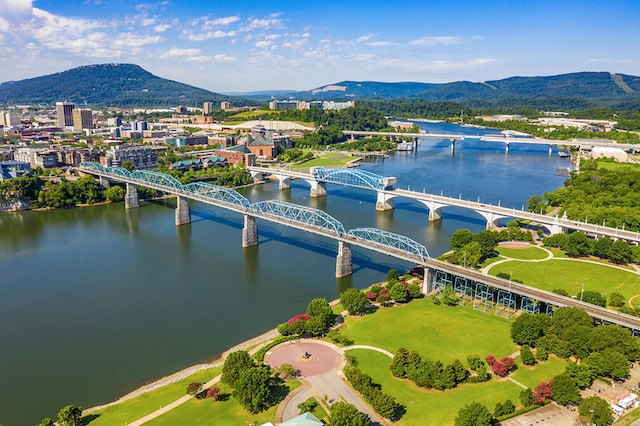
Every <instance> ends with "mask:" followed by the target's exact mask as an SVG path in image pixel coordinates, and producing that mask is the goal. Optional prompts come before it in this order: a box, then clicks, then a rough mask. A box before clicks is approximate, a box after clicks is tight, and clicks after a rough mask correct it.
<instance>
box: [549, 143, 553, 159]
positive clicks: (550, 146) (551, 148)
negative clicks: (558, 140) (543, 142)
mask: <svg viewBox="0 0 640 426" xmlns="http://www.w3.org/2000/svg"><path fill="white" fill-rule="evenodd" d="M552 153H553V145H549V157H551V154H552Z"/></svg>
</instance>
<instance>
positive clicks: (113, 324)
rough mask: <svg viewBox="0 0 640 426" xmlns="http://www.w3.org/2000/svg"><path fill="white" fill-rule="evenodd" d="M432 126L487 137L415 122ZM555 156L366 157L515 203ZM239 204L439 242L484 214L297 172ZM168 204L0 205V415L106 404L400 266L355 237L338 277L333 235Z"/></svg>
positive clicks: (454, 188) (466, 150) (552, 178)
mask: <svg viewBox="0 0 640 426" xmlns="http://www.w3.org/2000/svg"><path fill="white" fill-rule="evenodd" d="M419 125H420V127H421V128H424V129H426V130H427V131H429V132H432V133H444V132H447V133H457V134H459V133H460V132H465V133H468V134H475V133H477V132H481V133H485V132H486V131H485V130H478V129H471V128H461V127H459V126H456V125H452V124H445V123H419ZM567 166H569V161H568V160H567V159H563V158H559V157H558V156H556V155H555V154H554V155H553V156H549V155H548V154H547V148H545V147H537V146H530V147H528V146H524V145H520V146H518V145H514V144H511V147H510V152H509V154H506V153H505V149H504V145H503V144H500V143H490V144H487V143H483V142H466V141H465V142H458V143H457V146H456V151H455V154H454V155H451V152H450V150H449V142H448V141H447V140H442V141H440V140H431V139H425V140H423V142H422V143H421V145H420V146H419V150H418V151H417V152H416V153H411V152H398V153H396V154H395V155H393V156H391V157H390V158H387V159H385V160H378V161H371V162H363V163H362V168H363V169H365V170H369V171H372V172H375V173H378V174H380V175H384V176H396V177H397V178H398V184H397V187H400V188H407V187H410V188H411V189H413V190H418V191H422V190H424V191H426V192H433V193H438V194H440V193H442V194H444V195H449V196H455V197H462V198H466V199H471V200H477V199H478V197H480V199H481V201H483V202H486V203H498V202H500V203H501V205H503V206H508V207H514V208H521V206H522V205H523V204H524V203H525V202H526V200H527V199H528V198H529V197H530V196H531V195H534V194H542V193H543V192H544V191H551V190H553V189H555V188H557V187H558V186H561V185H562V182H563V180H564V179H565V177H563V176H560V175H558V174H557V170H558V169H559V168H566V167H567ZM241 192H242V193H243V194H244V195H246V196H247V197H248V198H249V199H250V200H251V201H259V200H263V199H273V198H278V199H282V200H286V201H290V202H294V203H298V204H303V205H309V206H312V207H315V208H320V209H323V210H325V211H326V212H327V213H329V214H330V215H332V216H333V217H335V218H337V219H338V220H340V221H342V223H343V224H344V226H345V229H351V228H355V227H378V228H381V229H385V230H388V231H391V232H395V233H398V234H402V235H406V236H408V237H410V238H413V239H414V240H416V241H418V242H420V243H422V244H424V245H425V246H426V247H427V248H428V250H429V252H430V254H431V255H432V256H437V255H440V254H442V253H443V252H444V251H446V250H447V249H448V242H449V238H450V237H451V234H452V233H453V232H454V231H455V230H456V229H458V228H462V227H464V228H468V229H471V230H472V231H474V232H477V231H480V230H482V229H484V221H483V219H482V218H481V217H480V216H478V215H476V214H473V213H471V212H469V211H465V210H463V209H459V208H449V209H445V211H444V214H443V217H444V219H443V220H442V221H438V222H432V223H429V222H428V221H427V210H426V209H425V207H423V206H422V205H420V204H419V203H417V202H415V201H409V200H403V199H401V198H399V199H396V201H395V206H396V209H395V210H392V211H388V212H376V211H375V199H376V198H375V193H373V192H368V191H365V190H354V189H350V188H345V187H339V186H336V185H329V186H328V196H327V197H323V198H318V199H315V198H314V199H312V198H310V197H309V188H308V186H307V185H306V184H305V183H303V182H301V183H298V182H294V183H293V185H292V188H291V189H290V190H287V191H279V190H278V188H277V184H273V183H268V184H264V185H257V186H254V187H250V188H245V189H243V190H242V191H241ZM174 206H175V202H174V201H173V200H163V201H158V202H152V203H142V206H141V207H140V208H139V209H132V210H125V209H124V206H123V204H122V203H116V204H109V205H101V206H94V207H86V208H77V209H70V210H52V211H43V212H31V211H27V212H20V213H15V214H2V215H0V342H2V347H1V349H0V423H2V424H4V425H5V426H13V425H18V426H19V425H33V424H36V423H38V422H39V421H40V420H41V419H42V418H44V417H54V418H55V416H56V415H57V411H58V410H59V409H60V408H61V407H63V406H65V405H67V404H76V405H81V406H82V407H89V406H92V405H97V404H102V403H106V402H109V401H112V400H115V399H117V398H118V397H119V396H121V395H123V394H125V393H127V392H129V391H132V390H134V389H135V388H137V387H139V386H140V385H142V384H145V383H148V382H150V381H152V380H154V379H157V378H159V377H162V376H164V375H167V374H171V373H173V372H175V371H177V370H180V369H182V368H185V367H187V366H189V365H192V364H196V363H200V362H203V361H207V360H210V359H212V358H214V357H215V356H216V355H218V354H220V353H221V352H223V351H224V350H225V349H227V348H229V347H231V346H233V345H235V344H237V343H240V342H241V341H244V340H246V339H248V338H251V337H253V336H256V335H258V334H260V333H262V332H264V331H266V330H268V329H270V328H273V327H275V326H276V325H277V324H278V323H280V322H284V321H286V320H287V319H288V318H290V317H291V316H293V315H295V314H297V313H301V312H303V311H304V310H305V309H306V305H307V304H308V302H309V301H310V300H311V299H312V298H314V297H325V298H327V299H334V298H336V296H337V295H338V294H339V292H340V291H342V290H344V289H346V288H349V287H356V288H362V287H365V286H367V285H369V284H371V283H373V282H378V281H381V280H383V279H384V278H385V277H386V273H387V271H388V270H389V269H391V268H397V269H399V270H401V271H403V270H406V269H408V268H409V267H410V266H411V265H408V264H406V263H403V262H400V261H397V260H395V259H393V258H389V257H385V256H382V255H378V254H375V253H372V252H367V251H363V250H361V249H357V248H356V249H354V253H353V254H354V256H353V262H354V274H353V275H352V276H350V277H346V278H343V279H336V278H335V256H336V250H337V244H336V242H335V241H333V240H328V239H326V238H322V237H318V236H315V235H312V234H309V233H304V232H302V231H297V230H292V229H290V228H288V227H285V226H281V225H276V224H272V223H268V222H263V221H258V229H259V236H260V244H259V245H258V246H256V247H251V248H248V249H243V248H242V247H241V229H242V217H241V216H240V215H238V214H236V213H231V212H228V211H226V210H222V209H218V208H212V207H209V206H206V205H203V204H198V203H192V204H191V209H192V218H193V222H192V223H191V224H190V225H184V226H180V227H176V226H174V211H173V207H174Z"/></svg>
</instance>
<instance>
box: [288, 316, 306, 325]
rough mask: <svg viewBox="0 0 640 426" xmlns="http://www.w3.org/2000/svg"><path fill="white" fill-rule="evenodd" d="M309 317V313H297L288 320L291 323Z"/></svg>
mask: <svg viewBox="0 0 640 426" xmlns="http://www.w3.org/2000/svg"><path fill="white" fill-rule="evenodd" d="M309 318H311V316H310V315H309V314H306V313H305V314H298V315H295V316H293V317H291V318H289V320H288V321H287V324H289V325H291V324H293V323H294V322H296V321H300V320H302V321H306V320H308V319H309Z"/></svg>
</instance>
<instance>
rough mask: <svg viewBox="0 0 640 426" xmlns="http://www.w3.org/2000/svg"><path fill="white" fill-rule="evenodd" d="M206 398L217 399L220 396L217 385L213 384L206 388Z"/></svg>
mask: <svg viewBox="0 0 640 426" xmlns="http://www.w3.org/2000/svg"><path fill="white" fill-rule="evenodd" d="M205 398H206V399H209V398H211V399H213V400H214V401H217V400H218V398H220V388H219V387H217V386H214V387H212V388H209V389H207V395H206V396H205Z"/></svg>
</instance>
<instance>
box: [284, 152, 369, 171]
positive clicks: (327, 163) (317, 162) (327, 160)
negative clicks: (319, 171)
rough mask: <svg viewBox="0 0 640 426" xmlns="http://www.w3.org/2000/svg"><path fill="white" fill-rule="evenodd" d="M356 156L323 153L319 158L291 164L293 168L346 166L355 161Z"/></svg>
mask: <svg viewBox="0 0 640 426" xmlns="http://www.w3.org/2000/svg"><path fill="white" fill-rule="evenodd" d="M355 158H356V157H352V156H348V155H344V154H341V153H330V154H323V155H321V156H320V157H318V158H314V159H312V160H309V161H305V162H304V163H301V164H296V165H295V166H291V168H292V169H308V168H309V167H336V166H344V165H345V164H347V163H348V162H350V161H353V160H354V159H355Z"/></svg>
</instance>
